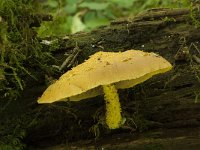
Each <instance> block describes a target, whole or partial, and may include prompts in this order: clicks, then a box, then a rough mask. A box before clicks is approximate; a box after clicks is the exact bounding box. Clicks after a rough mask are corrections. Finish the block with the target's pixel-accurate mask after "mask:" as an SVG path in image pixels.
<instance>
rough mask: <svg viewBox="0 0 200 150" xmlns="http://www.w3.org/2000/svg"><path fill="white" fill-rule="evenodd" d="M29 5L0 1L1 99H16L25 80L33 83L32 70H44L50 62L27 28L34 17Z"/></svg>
mask: <svg viewBox="0 0 200 150" xmlns="http://www.w3.org/2000/svg"><path fill="white" fill-rule="evenodd" d="M32 2H33V1H30V0H1V1H0V55H1V58H0V95H1V99H6V98H7V99H16V98H17V96H18V95H19V94H20V92H21V91H22V90H23V89H24V88H25V87H26V81H25V80H26V79H27V78H32V79H34V80H35V81H37V78H36V77H35V74H34V73H33V70H34V69H33V68H36V69H38V68H44V66H46V64H47V63H46V62H47V61H48V60H49V59H51V58H50V57H49V56H50V54H49V53H48V52H43V51H42V46H41V44H40V42H39V40H38V38H37V37H36V35H37V34H36V32H35V31H34V29H33V28H32V27H31V26H32V24H34V21H35V20H36V18H37V17H35V16H37V15H36V14H35V10H34V9H33V5H32ZM37 21H38V20H37ZM34 71H35V70H34ZM35 72H36V71H35Z"/></svg>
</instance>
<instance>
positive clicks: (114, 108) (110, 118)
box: [102, 84, 122, 129]
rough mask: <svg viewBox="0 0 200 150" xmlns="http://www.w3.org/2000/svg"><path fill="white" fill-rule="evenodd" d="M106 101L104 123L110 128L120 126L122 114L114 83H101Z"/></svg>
mask: <svg viewBox="0 0 200 150" xmlns="http://www.w3.org/2000/svg"><path fill="white" fill-rule="evenodd" d="M102 86H103V92H104V99H105V101H106V124H107V125H108V127H109V128H110V129H116V128H119V127H120V124H121V121H122V116H121V107H120V102H119V96H118V93H117V89H116V88H115V86H114V85H111V84H108V85H102Z"/></svg>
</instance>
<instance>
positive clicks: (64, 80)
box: [38, 50, 172, 103]
mask: <svg viewBox="0 0 200 150" xmlns="http://www.w3.org/2000/svg"><path fill="white" fill-rule="evenodd" d="M171 68H172V65H171V64H170V63H169V62H168V61H167V60H165V59H164V58H162V57H161V56H159V55H157V54H155V53H147V52H143V51H140V50H128V51H125V52H97V53H95V54H94V55H92V56H91V57H90V58H89V59H88V60H86V61H85V62H84V63H82V64H80V65H78V66H76V67H74V68H72V69H71V70H70V71H68V72H66V73H65V74H63V75H62V76H61V77H60V79H59V80H57V81H56V82H55V83H54V84H52V85H50V86H49V87H48V88H47V90H46V91H45V92H44V93H43V95H42V96H41V97H40V98H39V100H38V103H52V102H55V101H61V100H70V101H79V100H81V99H86V98H90V97H94V96H97V95H100V94H102V87H101V85H108V84H114V85H115V86H116V88H117V89H121V88H129V87H132V86H134V85H136V84H139V83H141V82H143V81H145V80H147V79H149V78H151V77H152V76H153V75H156V74H159V73H164V72H166V71H169V70H170V69H171Z"/></svg>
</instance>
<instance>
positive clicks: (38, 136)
mask: <svg viewBox="0 0 200 150" xmlns="http://www.w3.org/2000/svg"><path fill="white" fill-rule="evenodd" d="M199 17H200V15H199V12H198V9H194V10H189V9H167V8H164V9H160V8H159V9H151V10H148V11H146V12H144V13H141V14H139V15H137V16H136V17H134V18H131V19H122V20H115V21H112V22H111V23H110V25H108V26H102V27H99V28H97V29H95V30H93V31H91V32H89V33H85V32H79V33H76V34H73V35H69V36H65V37H62V38H57V37H52V38H51V40H52V41H56V43H57V44H58V45H56V49H55V51H54V52H53V53H54V54H53V55H54V56H55V58H57V60H59V61H56V62H52V64H51V65H57V66H61V67H60V70H61V72H65V71H67V70H69V69H70V68H71V67H72V66H74V65H75V64H76V62H78V63H81V62H83V61H84V60H85V59H87V58H88V57H89V56H90V55H91V54H94V53H95V52H97V51H116V52H117V51H125V50H129V49H142V50H144V51H148V52H155V53H158V54H159V55H161V56H163V57H164V58H166V59H167V60H168V61H170V62H171V63H172V64H173V70H172V71H170V72H168V73H166V74H163V75H158V76H155V77H153V78H152V79H150V80H148V81H146V82H144V83H142V84H141V85H137V86H136V87H134V88H131V89H129V90H121V91H119V92H120V97H121V103H122V110H123V112H124V115H125V116H126V117H128V118H130V120H131V119H132V120H133V121H134V122H135V123H136V125H137V129H138V130H139V131H145V130H150V131H151V129H154V130H156V129H175V130H176V129H177V128H179V129H178V130H180V128H196V127H200V50H199V47H200V42H199V41H200V28H199V25H200V21H199ZM48 40H49V39H48ZM51 46H52V45H46V46H45V47H46V48H51ZM53 46H55V44H53ZM77 50H78V51H77ZM77 52H78V53H77ZM65 53H68V54H70V57H71V58H69V59H68V60H67V61H66V57H67V56H66V55H64V54H65ZM68 57H69V55H68ZM65 61H66V62H65ZM63 62H65V63H64V65H62V64H63ZM44 76H45V74H40V75H39V77H40V79H41V80H43V79H44ZM41 83H44V82H40V83H38V85H37V83H34V86H33V87H31V86H30V88H29V89H27V90H26V91H25V92H24V94H23V96H22V97H21V100H24V99H26V100H25V101H26V102H27V103H28V104H30V103H32V102H36V100H37V97H38V96H40V95H41V93H42V92H43V90H44V86H45V85H41ZM31 84H32V83H31ZM35 84H36V85H35ZM30 93H31V94H30ZM33 94H34V96H33ZM66 105H67V106H66ZM104 106H105V105H104V101H103V98H102V97H101V96H99V97H97V98H93V99H89V100H85V101H80V102H77V103H70V104H69V103H67V104H63V103H58V104H52V105H48V106H47V105H43V106H41V105H28V108H29V109H28V110H29V111H30V113H29V115H30V116H34V115H33V114H37V116H36V115H35V116H36V117H35V118H37V121H38V123H36V124H35V125H34V126H31V128H29V131H28V136H27V138H26V140H27V141H28V142H27V143H29V142H30V143H34V144H35V145H38V144H39V143H40V144H41V143H43V144H44V143H45V141H48V142H47V144H49V141H54V143H56V142H55V141H57V142H58V143H60V142H63V141H66V140H68V141H74V140H76V141H77V140H79V139H84V138H91V137H92V134H90V132H89V129H91V128H90V127H91V126H92V125H94V124H95V123H97V120H95V121H94V120H93V118H92V116H94V114H95V112H96V111H97V110H99V109H101V108H102V110H103V109H104ZM100 112H103V111H100ZM127 123H128V122H127ZM129 123H130V122H129ZM125 126H129V127H130V126H131V125H130V124H125ZM99 129H100V133H101V136H109V135H112V134H114V133H118V134H120V133H124V132H126V133H127V132H131V131H132V130H129V129H123V128H122V129H119V130H117V131H112V132H109V131H105V130H104V129H103V127H100V128H99ZM183 130H184V129H183ZM96 131H97V130H96ZM174 132H175V131H174ZM186 132H187V130H186ZM192 133H193V132H192ZM183 136H184V135H183ZM185 136H189V135H188V134H186V135H185ZM158 137H159V136H158ZM55 139H56V140H55ZM196 140H199V134H198V135H196ZM41 141H42V142H41ZM30 145H32V144H30Z"/></svg>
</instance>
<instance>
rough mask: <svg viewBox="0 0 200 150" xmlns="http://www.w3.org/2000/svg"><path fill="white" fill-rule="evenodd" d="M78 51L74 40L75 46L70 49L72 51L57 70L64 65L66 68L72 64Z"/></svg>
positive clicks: (61, 68)
mask: <svg viewBox="0 0 200 150" xmlns="http://www.w3.org/2000/svg"><path fill="white" fill-rule="evenodd" d="M80 51H81V50H80V48H79V47H78V45H77V42H76V47H75V48H74V49H73V50H72V53H71V54H70V55H69V56H68V57H67V58H66V59H65V61H64V62H63V63H62V65H61V66H60V67H59V71H61V70H63V68H64V67H65V66H67V67H68V68H69V67H70V66H72V65H73V63H74V61H75V59H76V58H77V56H78V54H79V53H80Z"/></svg>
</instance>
